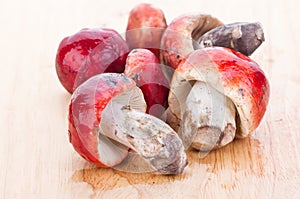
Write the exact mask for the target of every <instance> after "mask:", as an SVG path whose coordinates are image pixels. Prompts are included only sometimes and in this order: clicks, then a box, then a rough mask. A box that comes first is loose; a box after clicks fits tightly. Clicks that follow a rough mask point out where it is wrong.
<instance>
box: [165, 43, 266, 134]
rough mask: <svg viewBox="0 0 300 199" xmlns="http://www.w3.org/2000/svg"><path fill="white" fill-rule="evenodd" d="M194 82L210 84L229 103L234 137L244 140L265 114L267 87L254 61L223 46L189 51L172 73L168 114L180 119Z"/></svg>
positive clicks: (263, 76) (263, 75) (262, 73)
mask: <svg viewBox="0 0 300 199" xmlns="http://www.w3.org/2000/svg"><path fill="white" fill-rule="evenodd" d="M195 81H202V82H205V83H207V84H209V85H210V86H212V87H213V88H215V89H216V90H217V91H219V92H220V93H223V94H224V95H225V96H227V97H228V98H229V99H231V100H232V102H233V103H234V105H235V107H236V109H237V112H238V114H237V117H236V122H237V135H236V136H237V137H246V136H248V135H249V134H251V133H252V132H253V131H254V130H255V129H256V128H257V127H258V125H259V123H260V121H261V119H262V118H263V115H264V113H265V111H266V107H267V104H268V101H269V95H270V88H269V83H268V80H267V79H266V76H265V74H264V72H263V71H262V70H261V68H260V67H259V65H258V64H257V63H256V62H254V61H253V60H251V59H250V58H249V57H247V56H245V55H243V54H241V53H239V52H237V51H235V50H231V49H228V48H223V47H208V48H204V49H199V50H196V51H194V52H192V53H191V54H190V55H189V56H188V57H187V58H186V59H185V60H183V61H182V62H181V63H180V65H179V66H178V68H177V69H176V70H175V72H174V75H173V78H172V82H171V87H170V90H171V91H170V94H169V99H168V101H169V107H170V111H171V112H172V113H173V114H174V115H175V116H176V117H177V118H179V119H180V118H182V114H183V113H182V112H183V111H181V110H185V100H186V98H187V96H188V94H189V91H190V90H191V88H192V85H193V84H194V83H195Z"/></svg>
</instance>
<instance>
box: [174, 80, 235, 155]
mask: <svg viewBox="0 0 300 199" xmlns="http://www.w3.org/2000/svg"><path fill="white" fill-rule="evenodd" d="M235 112H236V110H235V106H234V104H233V103H232V101H231V100H230V99H229V98H227V97H226V96H224V95H223V94H222V93H220V92H218V91H217V90H216V89H214V88H213V87H211V86H209V85H207V84H206V83H204V82H200V81H197V82H195V84H194V85H193V87H192V89H191V91H190V93H189V95H188V97H187V99H186V108H185V110H184V112H183V116H182V123H181V127H180V129H179V135H180V136H181V138H182V139H183V142H184V144H185V146H186V147H188V146H189V145H191V146H192V147H193V148H195V149H198V150H201V151H210V150H212V149H214V148H218V147H221V146H224V145H226V144H228V143H229V142H231V141H232V140H233V139H234V137H235V131H236V122H235V116H236V113H235Z"/></svg>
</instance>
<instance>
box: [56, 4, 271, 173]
mask: <svg viewBox="0 0 300 199" xmlns="http://www.w3.org/2000/svg"><path fill="white" fill-rule="evenodd" d="M263 41H264V34H263V30H262V27H261V25H260V24H259V23H233V24H227V25H224V24H223V23H222V22H221V21H220V20H218V19H217V18H215V17H212V16H210V15H206V14H186V15H182V16H180V17H178V18H176V19H174V20H173V21H172V22H171V23H170V24H169V25H168V26H167V23H166V20H165V17H164V14H163V12H162V10H160V9H158V8H156V7H153V6H151V5H149V4H140V5H138V6H136V7H135V8H134V9H133V10H132V11H131V12H130V14H129V18H128V25H127V31H126V41H125V40H124V39H123V38H122V37H121V36H120V35H119V34H118V33H117V32H116V31H114V30H112V29H84V30H81V31H80V32H78V33H76V34H75V35H72V36H70V37H67V38H65V39H64V40H63V41H62V42H61V44H60V46H59V49H58V52H57V57H56V70H57V74H58V77H59V80H60V81H61V83H62V85H63V86H64V87H65V88H66V90H67V91H69V92H70V93H72V97H71V101H70V105H69V139H70V142H71V144H72V145H73V147H74V149H75V150H76V151H77V152H78V153H79V154H80V155H81V156H82V157H83V158H84V159H86V160H88V161H90V162H92V163H94V164H96V165H97V166H99V167H104V168H106V167H113V168H116V169H123V170H125V171H127V172H128V171H129V170H130V169H129V167H131V168H133V170H132V169H131V170H130V171H131V172H156V173H160V174H180V173H182V172H183V171H184V168H185V167H186V166H187V165H188V160H187V156H186V153H185V150H187V149H188V148H189V147H190V146H191V147H192V148H194V149H197V150H200V151H210V150H212V149H216V148H219V147H222V146H225V145H227V144H228V143H230V142H232V141H233V140H234V138H243V137H247V136H249V135H250V134H251V133H252V132H253V131H254V130H255V129H256V128H257V127H258V125H259V124H260V122H261V120H262V118H263V116H264V113H265V111H266V107H267V104H268V100H269V92H270V91H269V90H270V88H269V84H268V81H267V79H266V77H265V74H264V73H263V71H262V70H261V68H260V66H259V65H258V64H257V63H256V62H255V61H253V60H252V59H251V58H249V57H248V56H250V55H251V54H252V53H253V52H254V51H255V50H256V49H257V48H258V47H259V46H260V45H261V43H262V42H263ZM132 157H134V158H132ZM145 165H146V166H145ZM135 169H136V170H135Z"/></svg>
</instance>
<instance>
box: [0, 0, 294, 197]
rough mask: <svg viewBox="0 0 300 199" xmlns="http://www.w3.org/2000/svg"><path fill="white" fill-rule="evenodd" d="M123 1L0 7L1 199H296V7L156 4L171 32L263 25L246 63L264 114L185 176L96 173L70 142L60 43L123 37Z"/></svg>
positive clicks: (254, 2)
mask: <svg viewBox="0 0 300 199" xmlns="http://www.w3.org/2000/svg"><path fill="white" fill-rule="evenodd" d="M139 2H140V1H137V0H134V1H131V2H127V1H117V0H110V1H103V0H97V1H96V0H91V1H83V0H78V1H71V0H66V1H58V0H51V1H47V2H45V1H37V0H29V1H21V0H13V1H2V3H1V6H0V22H1V33H0V35H1V37H0V41H1V48H0V55H1V73H0V75H1V78H0V83H1V84H0V85H1V97H0V110H1V114H0V119H1V120H0V127H1V128H0V129H1V131H0V135H1V137H0V144H1V145H0V152H1V153H0V154H1V155H0V198H3V199H11V198H14V199H15V198H79V199H82V198H286V197H289V198H299V197H300V191H299V186H300V161H299V160H300V153H299V150H300V149H299V145H298V142H299V143H300V111H299V106H300V61H299V60H300V58H299V55H300V51H299V46H300V39H299V38H300V37H299V34H300V26H299V21H298V19H299V17H300V14H299V9H300V5H299V1H297V0H289V1H281V0H274V1H261V0H251V1H250V0H247V1H238V0H232V1H221V0H218V1H217V0H212V1H197V2H196V1H192V0H182V1H179V2H178V1H176V2H175V1H171V0H165V1H161V2H160V1H158V0H157V1H152V3H153V4H155V5H156V6H159V7H161V8H162V9H163V10H164V12H165V14H166V17H167V21H168V22H170V21H171V20H172V19H173V18H174V17H176V16H178V15H180V14H183V13H186V12H195V11H198V12H199V11H200V12H205V13H209V14H212V15H214V16H216V17H218V18H219V19H221V20H222V21H223V22H225V23H230V22H235V21H260V22H261V23H262V24H263V26H264V30H265V37H266V42H265V43H264V44H263V45H262V46H261V48H260V49H259V50H257V51H256V52H255V54H254V55H253V56H252V58H253V59H254V60H256V61H257V62H258V63H259V64H260V65H261V66H262V68H263V69H264V71H265V72H266V74H267V76H268V78H269V80H270V84H271V100H270V104H269V107H268V111H267V113H266V115H265V117H264V120H263V122H262V123H261V125H260V127H259V128H258V129H257V131H256V132H255V133H254V134H253V135H252V136H251V137H249V138H247V139H243V140H236V141H234V142H233V143H231V144H229V145H228V146H226V147H224V148H222V149H220V150H217V151H212V152H210V153H209V154H207V155H206V156H205V157H202V156H201V155H200V154H199V153H198V152H196V151H189V152H188V157H189V162H190V163H189V165H188V167H187V169H186V170H185V172H184V174H183V175H178V176H159V175H151V174H134V173H125V172H122V171H117V170H113V169H99V168H95V167H94V166H93V165H92V164H90V163H87V162H86V161H85V160H83V159H82V158H81V157H79V156H78V155H77V154H76V153H75V152H74V150H73V148H72V146H71V145H70V144H69V142H68V136H67V106H68V102H69V99H70V95H69V94H68V93H67V92H66V91H65V90H64V89H63V88H62V86H61V85H60V83H59V81H58V79H57V77H56V73H55V67H54V59H55V53H56V50H57V47H58V44H59V42H60V41H61V39H62V38H63V37H65V36H67V35H70V34H73V33H75V32H76V31H78V30H80V29H81V28H84V27H111V28H114V29H116V30H118V31H119V32H121V33H122V32H124V30H125V28H126V23H127V17H128V13H129V10H130V9H131V8H132V7H133V6H134V5H136V4H137V3H139Z"/></svg>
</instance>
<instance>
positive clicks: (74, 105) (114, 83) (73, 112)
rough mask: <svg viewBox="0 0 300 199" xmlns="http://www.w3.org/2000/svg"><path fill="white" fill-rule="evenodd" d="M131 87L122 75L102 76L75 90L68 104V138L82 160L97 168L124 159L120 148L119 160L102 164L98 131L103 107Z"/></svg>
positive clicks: (107, 74)
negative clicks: (91, 163)
mask: <svg viewBox="0 0 300 199" xmlns="http://www.w3.org/2000/svg"><path fill="white" fill-rule="evenodd" d="M135 87H136V86H135V82H134V81H133V80H132V79H130V78H128V77H126V76H124V75H122V74H116V73H103V74H100V75H96V76H94V77H92V78H90V79H89V80H87V81H86V82H84V83H83V84H81V85H80V86H79V87H78V88H77V89H76V90H75V92H74V93H73V95H72V98H71V102H70V105H69V138H70V142H71V143H72V145H73V147H74V149H75V150H76V151H77V152H78V153H79V154H80V155H81V156H82V157H84V158H85V159H86V160H89V161H91V162H93V163H95V164H96V165H98V166H101V167H111V166H114V165H116V164H118V163H120V162H121V161H122V160H123V159H124V158H125V157H126V156H127V150H126V147H124V149H123V151H122V152H121V153H120V156H121V158H119V159H116V160H112V161H111V162H110V161H107V162H105V161H103V157H101V154H100V152H99V149H100V148H101V147H102V146H100V145H101V144H100V141H101V140H99V132H98V128H99V124H100V120H101V114H102V111H103V110H104V108H105V107H106V105H107V104H108V103H109V102H110V101H111V100H112V99H113V98H114V97H116V96H118V95H119V94H122V93H124V92H126V91H128V90H130V89H132V88H135ZM141 99H142V94H141ZM107 139H108V138H107Z"/></svg>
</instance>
